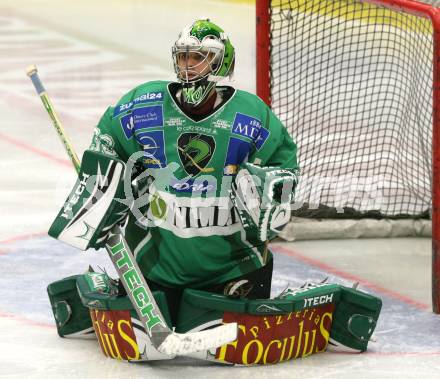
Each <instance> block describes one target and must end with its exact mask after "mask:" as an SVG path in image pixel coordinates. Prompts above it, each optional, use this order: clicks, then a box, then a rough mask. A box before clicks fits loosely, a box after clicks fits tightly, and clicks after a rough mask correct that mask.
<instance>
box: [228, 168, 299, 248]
mask: <svg viewBox="0 0 440 379" xmlns="http://www.w3.org/2000/svg"><path fill="white" fill-rule="evenodd" d="M296 183H297V172H296V171H292V170H288V169H280V168H278V167H259V166H256V165H254V164H251V163H245V164H244V165H243V168H242V169H240V170H239V171H238V174H237V176H236V178H235V181H234V184H233V185H232V191H231V200H232V202H233V204H234V205H235V207H236V208H237V211H238V214H239V216H240V220H241V222H242V224H243V227H244V230H245V232H246V237H247V239H248V240H249V241H255V240H257V241H261V242H264V241H267V240H270V239H272V238H274V237H275V236H276V235H277V234H278V233H279V232H280V231H281V230H282V229H283V228H284V226H285V225H286V224H287V223H288V222H289V220H290V215H291V209H290V207H291V202H292V199H293V192H294V190H295V186H296Z"/></svg>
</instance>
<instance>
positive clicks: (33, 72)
mask: <svg viewBox="0 0 440 379" xmlns="http://www.w3.org/2000/svg"><path fill="white" fill-rule="evenodd" d="M26 74H27V75H28V76H29V78H30V79H31V80H32V83H33V85H34V87H35V89H36V91H37V93H38V96H39V97H40V99H41V101H42V102H43V104H44V107H45V108H46V111H47V113H48V114H49V116H50V118H51V119H52V122H53V125H54V127H55V129H56V131H57V133H58V136H59V137H60V139H61V142H62V143H63V145H64V147H65V149H66V151H67V154H68V155H69V157H70V159H71V161H72V163H73V166H74V167H75V170H76V171H77V173H79V170H80V162H79V160H78V157H77V155H76V153H75V151H74V150H73V145H72V143H71V142H70V140H69V139H68V137H67V135H66V133H65V131H64V128H63V127H62V124H61V121H60V119H59V118H58V116H57V114H56V112H55V110H54V107H53V105H52V102H51V101H50V98H49V96H48V94H47V93H46V90H45V89H44V87H43V84H42V82H41V80H40V77H39V76H38V70H37V68H36V66H35V65H32V66H29V67H28V68H27V69H26ZM105 249H106V250H107V253H108V254H109V256H110V259H111V261H112V263H113V265H114V266H115V269H116V271H117V273H118V275H119V278H120V280H121V282H122V284H123V286H124V288H125V290H126V291H127V294H128V296H129V298H130V300H131V302H132V304H133V307H134V309H135V311H136V313H137V315H138V317H139V319H140V321H141V322H142V325H143V326H144V328H145V330H146V332H147V334H148V335H149V336H150V338H151V342H152V344H153V345H154V347H155V348H156V349H157V350H158V351H159V352H161V353H164V354H167V355H186V354H190V353H194V352H197V351H204V350H209V349H212V348H217V347H219V346H221V345H224V344H227V343H229V342H232V341H234V340H235V339H237V332H238V327H237V323H229V324H224V325H220V326H218V327H216V328H212V329H209V330H204V331H200V332H193V333H186V334H179V333H175V332H173V331H172V330H171V329H170V328H169V327H168V326H167V324H166V322H165V319H164V317H163V315H162V313H161V311H160V309H159V307H158V305H157V304H156V301H155V300H154V297H153V294H152V293H151V290H150V289H149V288H148V285H147V283H146V281H145V278H144V276H143V275H142V273H141V270H140V269H139V266H138V265H137V263H136V260H135V259H134V255H133V253H132V252H131V251H130V248H129V247H128V245H127V242H126V241H125V238H124V235H123V231H122V229H121V227H120V226H119V225H116V226H115V227H113V228H112V230H111V232H110V237H109V239H108V241H107V242H106V245H105Z"/></svg>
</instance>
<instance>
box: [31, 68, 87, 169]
mask: <svg viewBox="0 0 440 379" xmlns="http://www.w3.org/2000/svg"><path fill="white" fill-rule="evenodd" d="M27 74H28V76H29V77H30V79H31V81H32V84H33V85H34V87H35V90H36V91H37V94H38V96H39V97H40V99H41V101H42V102H43V105H44V108H46V111H47V113H48V114H49V117H50V118H51V120H52V123H53V126H54V127H55V130H56V131H57V133H58V136H59V137H60V139H61V142H62V144H63V146H64V148H65V149H66V152H67V155H68V156H69V158H70V160H71V161H72V163H73V166H74V167H75V170H76V172H78V173H79V169H80V166H81V164H80V162H79V159H78V156H77V155H76V153H75V151H74V150H73V148H72V146H73V145H72V143H71V142H70V140H69V138H68V137H67V134H66V132H65V131H64V128H63V125H62V124H61V121H60V119H59V117H58V115H57V113H56V112H55V109H54V107H53V105H52V102H51V100H50V98H49V95H48V94H47V92H46V90H45V89H44V86H43V83H42V82H41V80H40V77H39V76H38V71H37V69H36V67H35V66H31V67H30V68H29V69H28V71H27Z"/></svg>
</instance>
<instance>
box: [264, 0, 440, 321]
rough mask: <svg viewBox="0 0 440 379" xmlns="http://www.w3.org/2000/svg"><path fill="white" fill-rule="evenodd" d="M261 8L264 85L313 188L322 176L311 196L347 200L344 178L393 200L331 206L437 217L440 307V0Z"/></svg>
mask: <svg viewBox="0 0 440 379" xmlns="http://www.w3.org/2000/svg"><path fill="white" fill-rule="evenodd" d="M256 16H257V18H256V45H257V52H256V55H257V57H256V72H257V86H256V87H257V94H258V95H259V96H260V97H261V98H262V99H263V100H264V101H265V102H266V103H267V104H269V105H271V107H272V108H273V110H274V111H275V113H276V114H277V115H278V116H279V117H280V119H281V120H282V121H283V123H284V124H285V125H286V127H287V128H288V130H289V131H291V133H292V135H293V137H294V138H295V140H296V141H297V143H298V146H299V161H300V166H301V169H302V171H303V173H304V172H305V173H306V174H305V176H306V179H305V182H306V184H305V185H304V187H307V186H308V187H315V186H314V184H316V183H319V188H320V193H319V198H318V199H317V197H316V196H315V195H316V194H311V193H309V192H307V191H308V189H307V188H304V189H303V190H304V193H305V195H304V196H303V199H305V200H303V202H304V204H305V205H306V207H307V206H309V207H310V204H311V203H312V201H311V200H310V199H312V198H313V199H314V201H315V202H318V203H319V207H318V208H319V209H321V208H325V209H326V210H328V209H332V208H333V207H334V208H336V209H337V208H338V205H335V204H337V198H338V195H337V189H338V188H342V189H343V190H344V191H346V192H344V193H345V194H346V193H347V190H346V187H344V185H340V183H339V182H340V181H341V179H340V178H341V177H343V178H344V180H345V181H346V183H348V187H350V188H353V183H354V182H356V184H357V185H359V183H362V185H363V186H365V183H369V184H371V183H373V184H374V185H373V187H375V188H376V190H377V189H379V192H377V193H380V195H381V200H382V203H383V204H381V205H380V207H376V206H374V205H373V206H372V208H371V209H369V208H366V207H365V204H366V203H368V201H370V203H371V201H373V203H374V199H372V197H374V196H372V195H371V192H370V195H369V196H370V199H369V200H368V201H367V200H366V198H368V191H367V190H365V191H364V192H363V194H362V196H360V195H359V196H358V194H356V195H353V199H354V201H353V203H350V204H348V203H340V204H341V205H340V206H339V211H341V210H342V211H341V212H333V213H332V214H337V215H338V216H339V213H347V212H345V211H354V213H355V214H357V216H359V217H363V216H367V217H371V215H373V217H376V216H377V217H392V218H393V217H394V218H402V217H415V218H418V217H425V218H431V220H432V302H433V309H434V312H435V313H440V1H435V0H432V1H431V2H430V4H428V3H427V2H419V1H412V0H331V1H330V0H297V1H295V0H257V2H256ZM428 24H429V25H428ZM313 28H315V29H316V30H315V31H314V30H312V29H313ZM379 35H380V36H379ZM326 45H328V46H329V47H328V48H327V47H326ZM307 49H308V50H307ZM425 52H426V54H427V58H426V59H425V58H424V54H425ZM387 112H388V113H387ZM363 128H364V129H363ZM387 129H388V130H387ZM329 131H330V132H329ZM358 134H359V135H362V138H360V137H359V136H358ZM315 136H316V138H315ZM353 141H354V142H353ZM392 143H395V146H394V147H392V146H391V144H392ZM316 145H317V146H316ZM407 145H408V146H407ZM390 146H391V147H390ZM334 151H336V153H335V154H334V155H332V154H333V153H334ZM307 154H309V156H308V155H307ZM377 156H380V158H379V159H378V160H375V157H377ZM315 161H320V162H319V163H316V164H315V163H314V162H315ZM348 161H350V162H351V163H350V164H348V163H347V162H348ZM399 164H400V166H399ZM382 165H383V167H382ZM312 166H313V167H312ZM318 166H321V167H322V170H324V173H323V172H320V171H318V169H319V168H320V167H318ZM373 166H374V167H378V168H377V170H376V171H374V172H373V171H371V170H370V168H371V167H373ZM379 166H380V167H379ZM310 167H312V169H313V170H314V171H313V170H311V169H310V170H309V168H310ZM332 170H333V171H332ZM312 171H313V172H312ZM330 172H332V173H331V174H328V173H330ZM327 174H328V175H332V179H329V178H326V180H325V181H324V182H325V183H333V184H331V185H329V186H328V187H329V188H328V191H327V188H326V184H324V185H322V183H321V182H322V181H319V179H317V177H319V176H320V175H321V176H322V175H327ZM356 175H357V179H356V178H355V177H356ZM360 176H362V177H361V179H359V177H360ZM312 177H313V179H310V178H312ZM335 178H336V179H335ZM347 178H348V179H347ZM308 180H309V181H308ZM347 180H348V181H347ZM334 183H338V184H334ZM406 185H408V188H403V187H404V186H406ZM330 187H332V188H330ZM388 187H389V188H388ZM299 190H300V191H301V189H299ZM360 192H362V191H360ZM350 193H351V192H350ZM366 194H367V196H366ZM299 196H300V197H301V196H302V194H301V193H300V195H299ZM344 197H346V196H345V195H344ZM349 197H350V196H349ZM344 201H345V200H344ZM323 204H324V205H323ZM326 204H327V205H326ZM328 204H329V206H328ZM322 205H323V206H322ZM321 206H322V207H321ZM357 216H356V217H357ZM317 217H321V216H320V215H318V216H317ZM324 217H325V216H324Z"/></svg>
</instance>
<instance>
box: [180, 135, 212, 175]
mask: <svg viewBox="0 0 440 379" xmlns="http://www.w3.org/2000/svg"><path fill="white" fill-rule="evenodd" d="M177 149H178V151H179V157H180V161H181V162H182V165H183V168H184V169H185V171H186V173H187V174H189V175H191V176H195V175H198V174H199V173H201V172H203V173H208V172H213V171H214V168H213V167H206V166H207V164H208V163H209V161H210V160H211V157H212V156H213V155H214V150H215V140H214V138H213V137H211V136H207V135H204V134H199V133H183V134H182V135H181V136H180V137H179V139H178V140H177Z"/></svg>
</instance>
